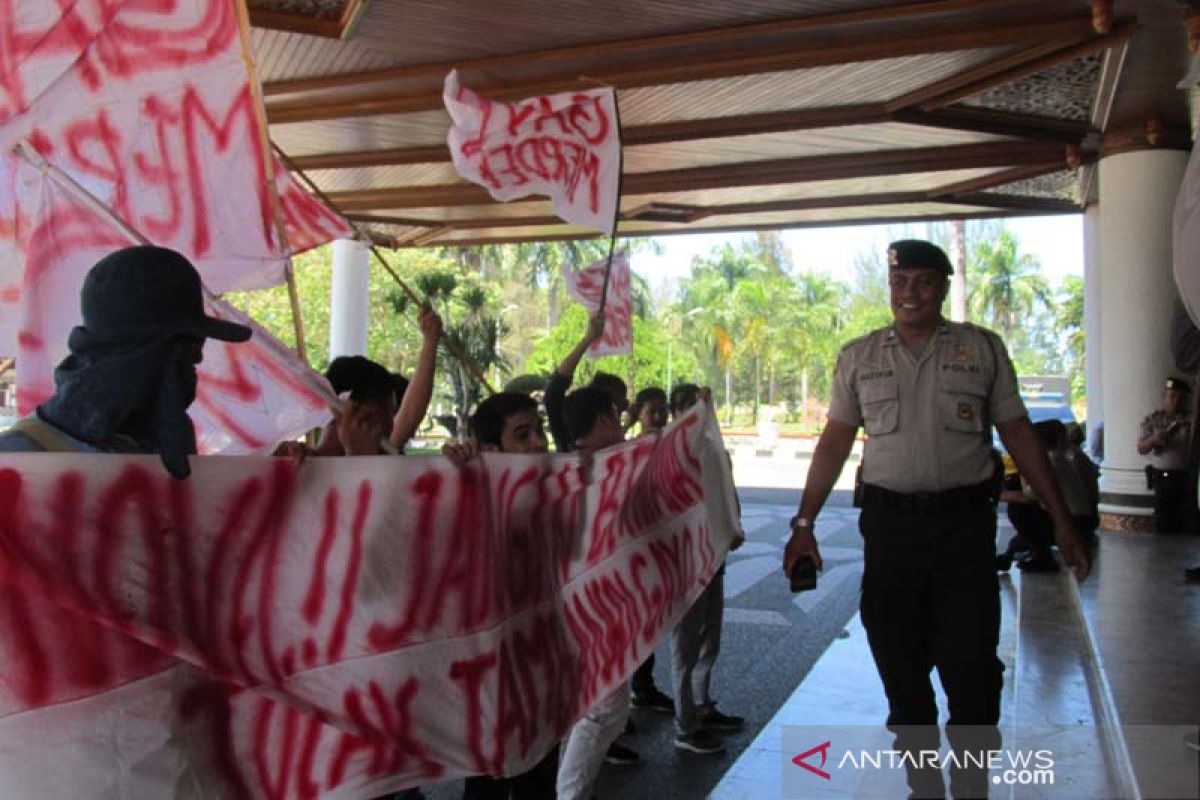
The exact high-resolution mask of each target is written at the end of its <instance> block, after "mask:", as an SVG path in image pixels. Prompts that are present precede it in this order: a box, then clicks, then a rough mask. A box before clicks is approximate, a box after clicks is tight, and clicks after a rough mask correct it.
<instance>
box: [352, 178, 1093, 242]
mask: <svg viewBox="0 0 1200 800" xmlns="http://www.w3.org/2000/svg"><path fill="white" fill-rule="evenodd" d="M1057 168H1058V167H1055V169H1057ZM908 203H952V204H955V205H978V206H983V207H988V208H999V209H1016V210H1029V211H1036V212H1042V211H1050V212H1058V211H1071V210H1076V211H1077V210H1079V205H1078V204H1077V203H1074V202H1072V201H1070V200H1062V199H1057V198H1043V197H1023V196H1018V195H1003V194H988V193H984V192H976V193H973V194H963V195H960V196H952V195H948V194H946V193H944V192H942V191H941V190H940V189H934V190H925V191H909V192H876V193H873V194H855V195H831V196H827V197H805V198H795V199H792V200H770V201H766V202H761V203H725V204H721V205H713V206H697V207H696V210H697V212H698V213H697V215H696V217H695V220H700V219H704V218H706V217H723V216H729V215H734V214H770V213H778V212H781V211H817V210H828V209H835V208H859V207H863V206H888V205H904V204H908ZM631 217H632V218H633V219H637V216H636V215H629V214H623V215H622V217H621V219H622V220H629V219H630V218H631ZM348 218H349V219H351V220H353V221H355V222H362V223H366V224H371V223H374V224H378V225H405V226H413V225H419V226H422V227H425V228H429V229H435V228H444V229H448V230H454V231H464V230H482V229H487V228H531V227H541V226H561V225H567V224H569V223H567V222H565V221H563V220H562V219H561V218H559V217H555V216H528V217H475V218H468V219H455V220H446V221H442V222H435V221H432V220H421V221H417V220H412V219H409V218H406V217H389V216H383V215H374V214H350V215H348ZM440 235H441V234H439V236H440ZM406 238H408V239H409V240H410V241H412V240H415V239H416V238H417V235H415V234H414V235H412V236H409V237H406ZM434 238H438V237H434Z"/></svg>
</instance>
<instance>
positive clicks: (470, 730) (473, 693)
mask: <svg viewBox="0 0 1200 800" xmlns="http://www.w3.org/2000/svg"><path fill="white" fill-rule="evenodd" d="M497 660H498V659H497V657H496V652H495V651H494V650H493V651H490V652H487V653H483V654H481V655H478V656H476V657H474V658H469V659H463V660H460V661H455V662H454V663H453V664H451V665H450V672H449V673H448V674H449V677H450V680H452V681H454V682H456V683H458V684H459V685H460V687H459V688H460V689H461V691H462V695H463V697H464V698H465V699H466V701H467V706H466V712H467V719H466V723H467V750H468V751H470V753H471V758H472V759H473V762H474V765H475V769H476V770H477V771H478V772H487V771H488V763H489V761H488V758H487V755H486V754H485V753H484V752H483V703H482V697H483V681H484V676H485V675H487V673H488V672H490V671H491V670H493V669H495V668H496V662H497Z"/></svg>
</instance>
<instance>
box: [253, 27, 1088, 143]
mask: <svg viewBox="0 0 1200 800" xmlns="http://www.w3.org/2000/svg"><path fill="white" fill-rule="evenodd" d="M1090 31H1091V21H1090V20H1089V19H1087V18H1086V17H1079V16H1074V17H1067V18H1058V19H1054V20H1050V21H1045V20H1043V21H1033V22H1026V21H1021V22H1018V23H1014V24H1013V25H1009V26H1003V27H996V26H995V25H992V24H981V23H978V22H968V23H965V24H964V23H962V22H952V23H951V24H948V25H940V26H939V25H925V26H921V27H914V28H913V29H911V30H905V31H896V32H894V33H891V34H889V35H888V36H878V35H875V34H872V35H869V36H863V35H860V36H857V37H853V36H845V35H840V36H839V35H832V34H826V35H824V36H822V37H821V38H820V39H811V40H810V41H806V42H784V43H781V44H777V45H774V46H772V47H769V48H768V47H763V46H762V45H761V44H759V45H754V46H751V47H748V48H747V49H745V50H744V51H743V50H738V49H736V48H734V47H732V46H731V47H729V48H726V49H722V50H721V51H720V52H714V53H712V54H710V55H709V56H707V57H704V58H698V57H697V55H696V54H695V53H693V52H686V51H683V52H680V53H678V54H677V55H672V56H671V57H670V59H666V58H664V59H661V60H659V61H658V62H655V63H649V64H642V65H638V66H635V67H617V68H610V69H605V68H604V67H603V66H602V65H597V66H596V68H594V69H589V70H588V78H589V80H588V81H587V82H586V83H583V82H581V78H580V76H579V70H577V69H576V70H572V71H571V72H569V73H568V74H563V75H558V76H552V77H547V78H544V79H540V80H535V81H530V82H528V83H523V84H518V85H498V84H497V83H496V82H495V81H494V80H492V81H488V80H485V79H483V78H482V77H481V78H480V79H479V80H473V79H472V80H470V81H469V83H470V84H471V88H472V89H474V90H476V91H478V92H480V93H481V94H483V95H485V96H487V97H489V98H491V99H493V100H516V99H520V98H524V97H530V96H534V95H541V94H551V93H554V92H561V91H568V90H571V89H578V88H580V87H581V86H586V87H589V88H590V87H592V86H594V85H595V83H596V82H600V83H603V84H607V85H609V86H613V87H615V88H618V89H630V88H636V87H643V86H657V85H662V84H670V83H685V82H689V81H698V80H708V79H715V78H729V77H735V76H741V75H755V74H760V73H764V72H779V71H787V70H797V69H807V68H812V67H821V66H831V65H835V64H846V63H851V62H857V61H878V60H881V59H887V58H897V57H902V56H914V55H924V54H929V53H939V52H950V51H955V50H972V49H977V48H984V47H1005V46H1009V45H1020V44H1027V43H1029V42H1031V41H1033V42H1040V41H1045V40H1047V39H1050V40H1054V41H1062V40H1067V41H1072V40H1078V39H1081V38H1084V37H1086V36H1088V35H1089V33H1090ZM442 105H443V103H442V93H441V87H440V86H439V87H437V88H436V89H432V90H423V91H417V92H413V93H408V94H404V93H397V92H395V91H388V92H380V93H374V94H364V95H358V96H352V97H345V94H344V92H342V93H338V94H337V95H336V96H334V97H332V98H330V99H324V100H323V99H319V98H308V97H305V98H300V99H297V100H293V101H277V102H273V103H268V104H267V117H268V120H269V121H270V122H272V123H276V124H278V123H292V122H308V121H313V120H322V119H339V118H342V117H359V116H373V115H380V114H405V113H412V112H417V111H432V110H436V109H440V108H442Z"/></svg>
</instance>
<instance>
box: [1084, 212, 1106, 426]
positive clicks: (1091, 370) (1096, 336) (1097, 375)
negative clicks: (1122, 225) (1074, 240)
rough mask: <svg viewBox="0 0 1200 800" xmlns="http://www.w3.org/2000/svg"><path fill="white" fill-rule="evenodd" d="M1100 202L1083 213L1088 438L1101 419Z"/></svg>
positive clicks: (1102, 353)
mask: <svg viewBox="0 0 1200 800" xmlns="http://www.w3.org/2000/svg"><path fill="white" fill-rule="evenodd" d="M1100 293H1101V289H1100V206H1098V205H1090V206H1088V207H1087V210H1086V211H1085V212H1084V214H1083V351H1084V359H1085V362H1084V383H1085V384H1086V389H1085V391H1086V392H1087V427H1088V441H1087V442H1085V447H1090V446H1091V443H1092V433H1093V432H1094V431H1095V430H1096V429H1097V428H1098V427H1099V426H1100V425H1101V424H1102V423H1103V422H1104V384H1103V377H1102V376H1103V375H1104V348H1103V347H1102V346H1101V342H1100Z"/></svg>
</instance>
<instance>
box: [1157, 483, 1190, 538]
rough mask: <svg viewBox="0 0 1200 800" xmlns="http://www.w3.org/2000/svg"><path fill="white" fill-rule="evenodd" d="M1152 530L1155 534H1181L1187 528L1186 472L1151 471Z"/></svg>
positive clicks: (1187, 492)
mask: <svg viewBox="0 0 1200 800" xmlns="http://www.w3.org/2000/svg"><path fill="white" fill-rule="evenodd" d="M1152 474H1153V483H1154V530H1155V532H1156V533H1183V532H1184V530H1185V529H1186V528H1187V516H1188V504H1189V500H1190V499H1191V493H1190V492H1189V491H1188V471H1187V470H1186V469H1168V470H1162V469H1156V470H1153V472H1152Z"/></svg>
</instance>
